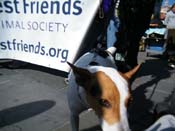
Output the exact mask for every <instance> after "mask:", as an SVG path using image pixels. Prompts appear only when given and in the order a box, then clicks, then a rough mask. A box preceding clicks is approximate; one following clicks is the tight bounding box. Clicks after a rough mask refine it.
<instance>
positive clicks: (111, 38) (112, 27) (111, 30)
mask: <svg viewBox="0 0 175 131" xmlns="http://www.w3.org/2000/svg"><path fill="white" fill-rule="evenodd" d="M115 22H117V21H114V20H113V19H111V20H110V22H109V25H108V28H107V48H109V47H112V46H113V45H114V43H115V42H116V40H117V38H116V35H115V33H116V32H117V23H115Z"/></svg>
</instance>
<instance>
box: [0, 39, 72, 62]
mask: <svg viewBox="0 0 175 131" xmlns="http://www.w3.org/2000/svg"><path fill="white" fill-rule="evenodd" d="M0 50H1V51H19V52H24V53H32V54H37V55H42V56H48V57H53V58H57V59H59V60H60V62H61V63H64V62H66V61H67V58H68V55H69V50H67V49H61V48H54V47H50V48H48V49H47V48H46V47H45V46H44V44H42V43H41V42H37V43H35V44H32V43H26V42H24V41H23V40H20V41H17V40H16V39H12V40H6V41H0Z"/></svg>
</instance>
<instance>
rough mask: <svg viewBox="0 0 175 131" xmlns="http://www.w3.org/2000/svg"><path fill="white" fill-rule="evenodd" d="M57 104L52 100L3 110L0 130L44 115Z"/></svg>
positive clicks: (0, 116) (0, 112) (0, 114)
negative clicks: (41, 114)
mask: <svg viewBox="0 0 175 131" xmlns="http://www.w3.org/2000/svg"><path fill="white" fill-rule="evenodd" d="M55 104H56V103H55V102H54V101H52V100H41V101H35V102H31V103H26V104H22V105H19V106H15V107H11V108H7V109H4V110H1V111H0V128H2V127H5V126H7V125H11V124H14V123H17V122H20V121H22V120H25V119H28V118H30V117H33V116H36V115H38V114H40V113H43V112H45V111H47V110H49V109H50V108H52V107H53V106H54V105H55Z"/></svg>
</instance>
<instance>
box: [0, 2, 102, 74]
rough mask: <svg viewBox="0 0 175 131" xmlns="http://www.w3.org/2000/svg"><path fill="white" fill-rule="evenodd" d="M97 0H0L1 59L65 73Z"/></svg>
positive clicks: (97, 3) (91, 17)
mask: <svg viewBox="0 0 175 131" xmlns="http://www.w3.org/2000/svg"><path fill="white" fill-rule="evenodd" d="M99 5H100V0H1V1H0V59H16V60H21V61H25V62H29V63H33V64H37V65H42V66H46V67H50V68H54V69H58V70H61V71H65V72H68V71H69V69H70V68H69V66H68V65H67V63H66V61H69V62H73V61H74V59H75V57H76V55H77V53H78V50H79V48H80V46H81V44H82V41H83V39H84V37H85V35H86V32H87V30H88V28H89V26H90V24H91V22H92V20H93V18H94V16H95V14H96V11H97V9H98V7H99Z"/></svg>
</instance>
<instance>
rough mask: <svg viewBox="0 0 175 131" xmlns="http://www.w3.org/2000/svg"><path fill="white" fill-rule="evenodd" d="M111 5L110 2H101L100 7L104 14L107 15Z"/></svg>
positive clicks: (105, 0)
mask: <svg viewBox="0 0 175 131" xmlns="http://www.w3.org/2000/svg"><path fill="white" fill-rule="evenodd" d="M111 4H112V0H103V2H102V7H103V11H104V13H107V12H108V11H109V9H110V6H111Z"/></svg>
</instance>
